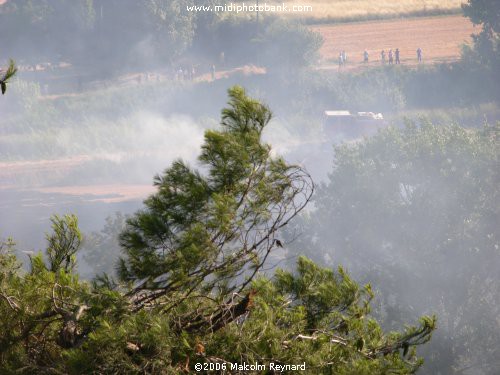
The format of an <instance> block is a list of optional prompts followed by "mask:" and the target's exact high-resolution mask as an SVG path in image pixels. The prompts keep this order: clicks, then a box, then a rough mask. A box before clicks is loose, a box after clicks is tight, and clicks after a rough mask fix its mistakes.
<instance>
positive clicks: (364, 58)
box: [363, 49, 369, 64]
mask: <svg viewBox="0 0 500 375" xmlns="http://www.w3.org/2000/svg"><path fill="white" fill-rule="evenodd" d="M368 56H369V54H368V51H367V50H366V49H365V52H363V62H364V63H365V64H366V63H367V62H368Z"/></svg>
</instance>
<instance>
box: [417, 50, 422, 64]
mask: <svg viewBox="0 0 500 375" xmlns="http://www.w3.org/2000/svg"><path fill="white" fill-rule="evenodd" d="M417 60H418V62H419V63H421V62H422V48H420V47H418V49H417Z"/></svg>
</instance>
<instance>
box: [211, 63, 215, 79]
mask: <svg viewBox="0 0 500 375" xmlns="http://www.w3.org/2000/svg"><path fill="white" fill-rule="evenodd" d="M210 70H211V72H212V81H215V64H212V68H211V69H210Z"/></svg>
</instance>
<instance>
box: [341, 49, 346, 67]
mask: <svg viewBox="0 0 500 375" xmlns="http://www.w3.org/2000/svg"><path fill="white" fill-rule="evenodd" d="M346 63H347V53H345V50H342V65H345V64H346Z"/></svg>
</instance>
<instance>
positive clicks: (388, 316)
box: [294, 124, 500, 374]
mask: <svg viewBox="0 0 500 375" xmlns="http://www.w3.org/2000/svg"><path fill="white" fill-rule="evenodd" d="M498 129H499V128H498V125H497V126H496V127H486V128H484V129H465V128H462V127H459V126H435V125H432V124H423V125H422V126H416V125H413V124H410V125H408V126H407V127H406V128H403V129H396V128H388V129H385V130H383V131H381V132H380V133H379V134H378V135H376V136H374V137H372V138H368V139H365V140H363V141H360V142H357V143H355V144H344V145H341V146H338V147H336V148H335V158H334V165H333V169H332V171H331V174H330V175H329V179H328V182H327V183H326V184H324V185H322V186H321V187H320V188H319V192H318V193H317V195H316V197H315V202H314V203H315V207H316V208H317V209H316V210H315V211H314V212H312V213H311V214H310V215H309V216H308V217H305V218H304V219H303V220H302V221H301V222H300V223H299V224H297V227H296V228H295V231H294V232H296V233H302V234H303V235H302V236H300V237H299V238H298V240H297V244H296V247H297V252H300V253H302V252H304V250H305V249H307V251H306V253H307V254H308V255H309V256H311V257H312V258H313V259H314V260H316V261H318V262H321V263H323V264H326V265H332V264H334V263H337V262H340V263H341V264H343V265H345V266H346V267H348V269H349V270H350V271H351V272H353V274H354V275H355V276H356V277H359V278H360V279H361V280H363V281H365V282H368V281H369V282H371V283H373V284H374V285H377V289H378V290H379V291H380V293H381V296H382V297H383V298H382V300H381V301H382V304H381V306H379V310H378V313H379V314H381V316H384V317H385V321H386V323H387V324H390V325H392V326H394V324H399V323H400V322H401V321H402V320H405V319H406V318H407V316H408V315H410V316H411V315H414V316H417V315H419V314H422V313H430V312H434V313H437V314H438V315H439V317H440V322H441V324H440V329H439V330H438V332H437V333H436V335H435V337H434V338H433V342H432V344H431V345H429V346H428V347H426V349H427V350H428V351H426V354H427V357H428V358H429V364H428V367H426V368H427V369H428V370H429V373H433V374H435V373H440V372H441V373H449V372H451V371H452V370H451V369H455V370H456V371H462V373H465V374H467V373H480V374H483V373H484V374H494V373H496V372H497V370H498V366H499V363H498V357H499V352H498V348H500V341H499V337H498V335H497V334H496V332H498V330H499V325H498V324H499V323H498V322H499V317H500V310H499V306H500V300H499V296H500V294H499V293H498V291H499V288H500V278H499V273H498V268H499V267H500V253H499V239H498V235H499V232H498V220H499V214H500V213H499V209H498V198H499V192H500V190H499V188H498V181H499V168H498V150H499V148H498V138H497V137H498V135H497V134H498ZM410 306H413V307H412V308H410ZM468 371H470V372H468ZM424 372H425V369H424Z"/></svg>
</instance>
